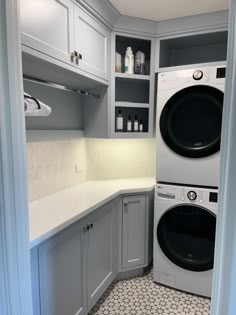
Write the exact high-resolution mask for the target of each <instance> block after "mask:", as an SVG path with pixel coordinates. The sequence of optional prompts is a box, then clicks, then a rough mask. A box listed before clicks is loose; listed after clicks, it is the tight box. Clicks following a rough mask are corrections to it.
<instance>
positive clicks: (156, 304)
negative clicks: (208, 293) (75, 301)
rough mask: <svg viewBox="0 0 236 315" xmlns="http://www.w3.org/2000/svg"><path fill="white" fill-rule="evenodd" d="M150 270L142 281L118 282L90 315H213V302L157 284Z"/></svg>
mask: <svg viewBox="0 0 236 315" xmlns="http://www.w3.org/2000/svg"><path fill="white" fill-rule="evenodd" d="M152 279H153V272H152V270H149V271H148V272H146V274H145V275H144V276H142V277H135V278H132V279H127V280H120V281H116V282H114V283H113V284H112V285H111V286H110V287H109V288H108V289H107V291H106V292H105V293H104V295H103V296H102V297H101V299H100V300H99V301H98V303H97V304H96V305H95V306H94V308H93V309H92V310H91V311H90V313H89V315H132V314H134V315H139V314H140V315H142V314H143V315H144V314H145V315H149V314H150V315H151V314H162V315H209V314H210V299H208V298H203V297H199V296H195V295H192V294H187V293H184V292H181V291H177V290H175V289H170V288H167V287H164V286H161V285H158V284H156V283H154V282H153V280H152Z"/></svg>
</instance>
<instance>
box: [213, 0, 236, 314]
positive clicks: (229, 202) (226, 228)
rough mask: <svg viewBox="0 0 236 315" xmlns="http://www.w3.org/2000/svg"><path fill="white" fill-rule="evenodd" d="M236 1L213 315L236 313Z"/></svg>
mask: <svg viewBox="0 0 236 315" xmlns="http://www.w3.org/2000/svg"><path fill="white" fill-rule="evenodd" d="M235 74H236V1H235V0H231V3H230V10H229V34H228V51H227V71H226V81H225V98H224V110H223V121H222V122H223V124H222V137H221V166H220V187H219V203H218V212H217V228H216V245H215V266H214V273H213V288H212V305H211V315H222V314H224V315H233V314H235V309H236V299H235V292H236V246H235V244H236V211H235V203H236V194H235V187H236V168H235V161H236V141H235V138H236V106H235V102H236V75H235Z"/></svg>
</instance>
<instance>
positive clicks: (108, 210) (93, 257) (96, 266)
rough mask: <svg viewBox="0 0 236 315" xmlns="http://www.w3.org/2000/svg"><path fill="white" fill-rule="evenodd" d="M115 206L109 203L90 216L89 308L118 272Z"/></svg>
mask: <svg viewBox="0 0 236 315" xmlns="http://www.w3.org/2000/svg"><path fill="white" fill-rule="evenodd" d="M114 219H115V213H114V204H113V203H109V204H107V205H106V206H104V207H102V208H101V209H100V210H98V211H96V212H95V213H94V214H93V215H90V216H89V223H88V224H89V225H90V226H92V228H91V229H89V232H88V233H87V234H86V246H85V248H86V251H87V252H86V259H87V262H86V266H87V299H88V308H91V306H92V305H94V304H95V303H96V301H97V300H98V299H99V297H100V296H101V295H102V294H103V292H104V291H105V289H106V288H107V287H108V285H109V284H110V283H111V282H112V281H113V279H114V277H115V276H116V274H117V272H116V271H115V268H114V259H113V257H114V250H115V251H116V250H117V246H116V238H117V236H116V235H117V233H116V232H115V230H116V227H115V224H116V222H115V220H114Z"/></svg>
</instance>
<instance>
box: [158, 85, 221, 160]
mask: <svg viewBox="0 0 236 315" xmlns="http://www.w3.org/2000/svg"><path fill="white" fill-rule="evenodd" d="M223 98H224V94H223V92H221V91H220V90H218V89H216V88H213V87H210V86H203V85H199V86H191V87H188V88H185V89H183V90H181V91H179V92H177V93H176V94H175V95H173V96H172V97H171V98H170V99H169V101H168V102H167V103H166V105H165V106H164V108H163V110H162V112H161V116H160V132H161V135H162V137H163V140H164V141H165V143H166V144H167V146H168V147H169V148H170V149H171V150H173V151H174V152H175V153H177V154H179V155H182V156H185V157H189V158H201V157H206V156H209V155H211V154H214V153H216V152H217V151H219V149H220V136H221V120H222V109H223Z"/></svg>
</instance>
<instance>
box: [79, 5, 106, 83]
mask: <svg viewBox="0 0 236 315" xmlns="http://www.w3.org/2000/svg"><path fill="white" fill-rule="evenodd" d="M74 13H75V16H74V21H75V50H76V51H77V52H78V53H80V54H81V56H82V57H81V59H80V60H79V68H80V69H81V70H84V71H86V72H88V73H90V74H93V75H95V76H98V77H100V78H102V79H105V80H108V64H109V45H110V32H109V31H108V30H107V29H106V28H105V27H104V26H102V24H101V23H99V22H98V21H96V20H95V18H94V17H92V16H91V15H89V14H88V13H86V12H85V11H83V9H81V8H80V7H78V6H75V10H74Z"/></svg>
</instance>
